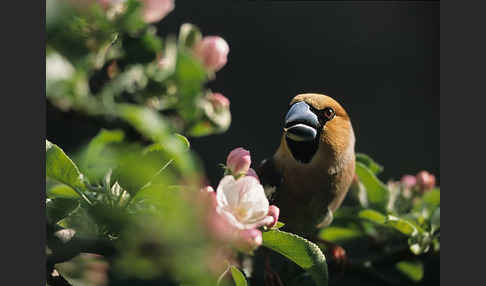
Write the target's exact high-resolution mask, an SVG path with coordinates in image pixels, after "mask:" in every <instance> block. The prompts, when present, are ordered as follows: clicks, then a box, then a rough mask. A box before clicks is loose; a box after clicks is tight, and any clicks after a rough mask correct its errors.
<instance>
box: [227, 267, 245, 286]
mask: <svg viewBox="0 0 486 286" xmlns="http://www.w3.org/2000/svg"><path fill="white" fill-rule="evenodd" d="M231 276H232V277H233V281H234V282H235V285H236V286H246V285H248V283H247V282H246V279H245V276H244V275H243V273H241V271H240V270H239V269H238V268H236V267H234V266H231Z"/></svg>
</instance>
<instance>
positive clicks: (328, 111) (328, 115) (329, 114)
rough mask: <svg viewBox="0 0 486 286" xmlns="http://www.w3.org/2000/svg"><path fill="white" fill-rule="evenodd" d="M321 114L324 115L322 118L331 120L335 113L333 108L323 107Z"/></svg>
mask: <svg viewBox="0 0 486 286" xmlns="http://www.w3.org/2000/svg"><path fill="white" fill-rule="evenodd" d="M322 114H323V115H324V118H325V119H326V120H331V119H333V118H334V115H336V113H335V112H334V109H332V108H330V107H327V108H325V109H324V110H323V111H322Z"/></svg>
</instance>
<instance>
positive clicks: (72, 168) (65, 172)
mask: <svg viewBox="0 0 486 286" xmlns="http://www.w3.org/2000/svg"><path fill="white" fill-rule="evenodd" d="M46 176H47V177H49V178H51V179H54V180H56V181H58V182H61V183H63V184H66V185H68V186H70V187H71V188H73V189H74V190H75V191H79V190H82V189H84V178H83V175H82V174H81V173H80V172H79V169H78V167H77V166H76V165H75V164H74V162H73V161H72V160H71V159H70V158H69V157H68V156H67V155H66V153H64V151H63V150H62V149H61V148H59V147H58V146H57V145H56V144H53V143H51V142H49V141H48V140H46Z"/></svg>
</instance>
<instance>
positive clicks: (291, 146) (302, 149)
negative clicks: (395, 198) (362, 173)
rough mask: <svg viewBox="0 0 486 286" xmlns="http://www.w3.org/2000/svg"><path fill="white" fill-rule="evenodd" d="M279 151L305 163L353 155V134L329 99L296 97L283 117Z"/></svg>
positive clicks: (346, 119) (311, 95)
mask: <svg viewBox="0 0 486 286" xmlns="http://www.w3.org/2000/svg"><path fill="white" fill-rule="evenodd" d="M283 130H284V132H283V138H282V145H283V146H282V148H284V149H286V150H288V151H290V153H291V154H292V157H293V159H295V160H296V161H298V162H300V163H303V164H308V163H309V162H311V161H312V160H313V158H314V157H318V156H324V157H326V158H328V159H331V158H329V157H332V158H336V159H337V158H338V157H341V156H342V155H346V154H348V153H352V154H354V142H355V138H354V132H353V128H352V125H351V121H350V119H349V116H348V114H347V113H346V111H345V110H344V108H343V107H342V106H341V105H340V104H339V103H338V102H337V101H336V100H334V99H332V98H331V97H329V96H326V95H323V94H317V93H305V94H299V95H297V96H295V97H294V98H293V99H292V100H291V102H290V107H289V110H288V111H287V114H286V116H285V122H284V129H283Z"/></svg>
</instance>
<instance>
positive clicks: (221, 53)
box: [194, 36, 229, 71]
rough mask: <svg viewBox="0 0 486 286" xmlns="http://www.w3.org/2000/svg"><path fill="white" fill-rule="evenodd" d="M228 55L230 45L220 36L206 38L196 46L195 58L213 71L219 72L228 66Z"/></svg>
mask: <svg viewBox="0 0 486 286" xmlns="http://www.w3.org/2000/svg"><path fill="white" fill-rule="evenodd" d="M228 53H229V46H228V43H226V41H225V40H224V39H223V38H221V37H218V36H207V37H204V38H203V39H202V40H201V41H199V42H198V43H197V44H196V45H195V46H194V54H195V56H196V57H197V58H199V59H200V60H201V61H202V62H203V64H204V66H205V67H206V68H207V69H209V70H212V71H218V70H220V69H221V68H222V67H223V66H224V65H225V64H226V61H227V56H228Z"/></svg>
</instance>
